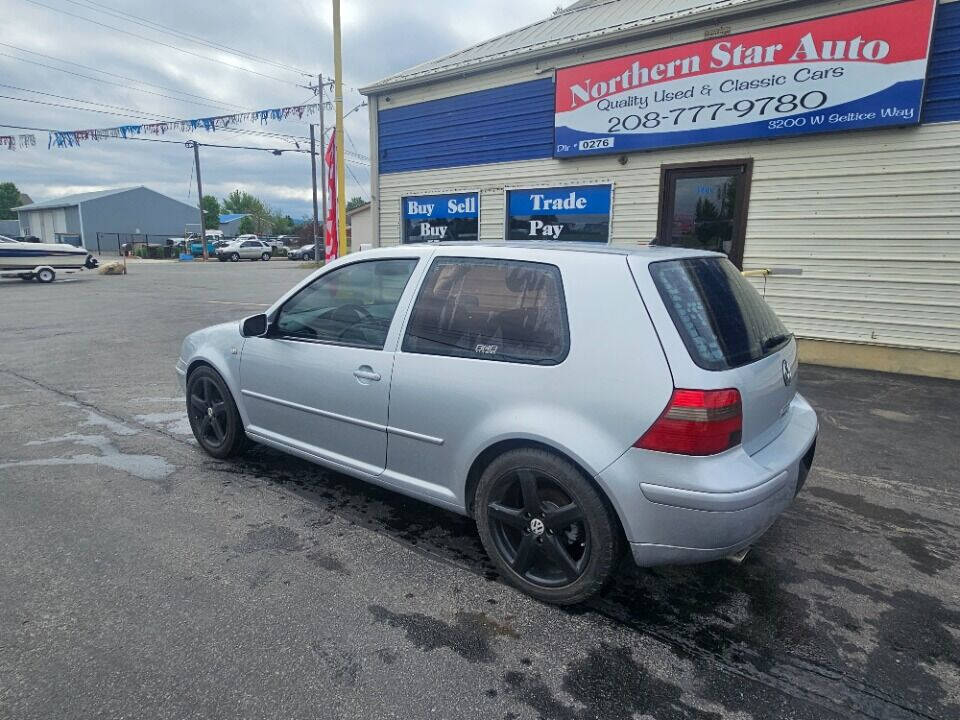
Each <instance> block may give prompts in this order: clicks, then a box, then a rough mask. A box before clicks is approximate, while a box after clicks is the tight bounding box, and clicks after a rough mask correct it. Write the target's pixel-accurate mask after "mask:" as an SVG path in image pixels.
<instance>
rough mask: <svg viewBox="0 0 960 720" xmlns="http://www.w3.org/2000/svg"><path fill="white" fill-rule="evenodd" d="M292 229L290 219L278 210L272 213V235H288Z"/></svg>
mask: <svg viewBox="0 0 960 720" xmlns="http://www.w3.org/2000/svg"><path fill="white" fill-rule="evenodd" d="M293 229H294V222H293V218H292V217H290V216H289V215H284V214H283V213H282V212H281V211H280V210H277V211H275V212H274V213H273V227H272V231H273V234H274V235H290V234H292V233H293Z"/></svg>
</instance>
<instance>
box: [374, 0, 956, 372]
mask: <svg viewBox="0 0 960 720" xmlns="http://www.w3.org/2000/svg"><path fill="white" fill-rule="evenodd" d="M364 93H365V94H367V95H368V97H369V107H370V135H371V143H372V153H371V154H372V159H373V167H372V169H371V170H372V172H371V195H372V197H373V204H372V215H373V227H372V236H373V237H372V240H373V243H374V244H379V245H391V244H396V243H400V242H415V241H422V240H438V239H460V240H465V239H479V240H483V241H503V240H505V239H511V240H522V239H533V238H537V239H544V238H547V239H554V238H558V239H560V240H564V239H576V240H581V241H595V242H607V243H613V244H645V243H648V242H651V241H656V242H659V243H662V244H674V245H685V246H693V247H706V248H710V249H717V250H721V251H724V252H726V253H727V254H728V255H729V256H730V258H731V259H732V260H733V261H734V262H735V263H737V264H738V265H739V266H740V267H742V268H743V269H744V270H761V269H772V270H773V274H771V275H769V276H766V277H757V278H756V280H755V282H756V283H757V285H758V287H759V288H760V289H761V290H763V291H764V292H765V295H766V297H767V299H768V300H769V301H770V302H771V303H772V304H773V305H774V307H775V308H776V310H777V311H778V313H779V314H780V316H781V317H782V318H783V319H784V321H785V322H786V323H787V325H788V326H789V327H790V328H791V329H792V330H793V331H794V332H795V333H796V334H797V336H798V337H799V338H801V354H802V357H803V358H804V359H806V360H807V361H813V362H823V363H827V364H838V365H848V366H855V367H866V368H875V369H882V370H891V371H899V372H910V373H918V374H930V375H940V376H947V377H957V378H960V279H958V276H957V270H958V268H960V2H956V1H954V0H946V1H944V0H940V2H939V3H938V2H937V0H901V1H900V2H889V0H887V1H883V0H805V1H803V2H799V1H796V0H722V1H720V2H707V1H706V0H671V1H670V2H667V0H616V1H610V0H594V1H592V2H591V1H589V0H581V2H577V3H575V4H574V5H572V6H570V7H569V8H568V9H566V10H564V11H563V12H561V13H559V14H557V15H554V16H552V17H550V18H547V19H545V20H543V21H542V22H539V23H535V24H533V25H530V26H527V27H524V28H520V29H519V30H516V31H514V32H511V33H507V34H506V35H502V36H500V37H497V38H494V39H492V40H488V41H486V42H483V43H480V44H479V45H476V46H474V47H471V48H467V49H466V50H463V51H461V52H457V53H454V54H452V55H449V56H447V57H443V58H439V59H437V60H434V61H431V62H428V63H425V64H423V65H419V66H417V67H414V68H411V69H409V70H406V71H404V72H401V73H399V74H397V75H394V76H392V77H389V78H386V79H384V80H382V81H380V82H378V83H376V84H374V85H372V86H370V87H368V88H365V89H364Z"/></svg>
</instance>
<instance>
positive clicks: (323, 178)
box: [313, 75, 327, 267]
mask: <svg viewBox="0 0 960 720" xmlns="http://www.w3.org/2000/svg"><path fill="white" fill-rule="evenodd" d="M317 77H318V78H319V79H320V90H319V92H320V147H321V149H322V151H323V152H324V159H323V160H321V161H320V196H321V197H322V198H323V215H322V216H321V217H322V218H323V227H324V230H323V253H324V262H326V253H327V230H326V227H327V163H326V149H327V146H326V137H327V128H326V124H325V123H324V118H323V106H324V103H325V101H324V99H323V75H318V76H317ZM314 205H316V201H314ZM313 252H314V255H313V259H314V260H316V262H317V267H320V249H319V248H318V247H317V246H316V245H314V246H313Z"/></svg>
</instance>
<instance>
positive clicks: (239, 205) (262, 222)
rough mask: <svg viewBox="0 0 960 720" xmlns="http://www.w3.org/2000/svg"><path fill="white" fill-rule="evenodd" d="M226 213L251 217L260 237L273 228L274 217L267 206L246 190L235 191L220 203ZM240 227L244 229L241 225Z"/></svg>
mask: <svg viewBox="0 0 960 720" xmlns="http://www.w3.org/2000/svg"><path fill="white" fill-rule="evenodd" d="M220 206H221V207H222V208H223V211H224V212H228V213H238V214H246V215H249V216H250V218H251V219H252V221H253V226H254V229H253V230H250V231H249V232H256V233H257V234H258V235H263V234H265V232H266V231H268V230H269V229H270V228H271V227H272V226H273V217H272V215H271V213H270V209H269V208H268V207H267V206H266V204H265V203H264V202H263V201H262V200H260V199H259V198H257V197H254V196H253V195H251V194H250V193H248V192H246V191H244V190H234V191H233V192H232V193H230V194H229V195H228V196H227V197H226V198H224V200H223V202H221V203H220ZM240 227H243V224H242V223H241V225H240Z"/></svg>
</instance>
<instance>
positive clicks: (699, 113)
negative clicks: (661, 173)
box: [554, 0, 936, 157]
mask: <svg viewBox="0 0 960 720" xmlns="http://www.w3.org/2000/svg"><path fill="white" fill-rule="evenodd" d="M935 8H936V0H904V1H903V2H899V3H894V4H892V5H885V6H882V7H877V8H871V9H867V10H860V11H854V12H848V13H843V14H841V15H832V16H830V17H824V18H819V19H817V20H810V21H807V22H799V23H793V24H790V25H782V26H780V27H775V28H770V29H767V30H759V31H756V32H749V33H742V34H740V35H732V36H729V37H725V38H720V39H714V40H708V41H705V42H697V43H691V44H688V45H678V46H676V47H671V48H665V49H662V50H654V51H651V52H645V53H639V54H636V55H628V56H626V57H621V58H616V59H613V60H604V61H601V62H595V63H590V64H587V65H578V66H576V67H570V68H563V69H560V70H557V82H556V114H555V120H554V129H555V141H556V147H555V149H554V154H555V155H556V156H557V157H570V156H578V155H589V154H600V153H616V152H625V151H630V150H642V149H649V148H658V147H672V146H678V145H692V144H698V143H714V142H729V141H734V140H747V139H755V138H774V137H782V136H786V135H798V134H803V133H815V132H817V133H819V132H832V131H839V130H852V129H860V128H869V127H879V126H887V125H909V124H916V123H918V122H919V121H920V108H921V103H922V100H923V85H924V79H925V77H926V73H927V57H928V53H929V49H930V35H931V31H932V27H933V14H934V10H935Z"/></svg>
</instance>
